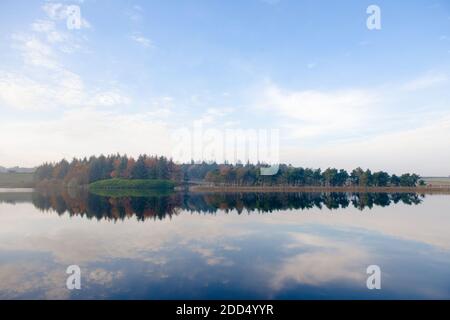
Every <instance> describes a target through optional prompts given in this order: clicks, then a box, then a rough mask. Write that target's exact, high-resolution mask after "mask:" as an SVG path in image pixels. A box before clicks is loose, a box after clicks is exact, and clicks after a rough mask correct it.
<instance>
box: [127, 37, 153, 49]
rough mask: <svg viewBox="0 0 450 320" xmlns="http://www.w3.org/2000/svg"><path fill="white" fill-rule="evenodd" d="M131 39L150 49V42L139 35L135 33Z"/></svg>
mask: <svg viewBox="0 0 450 320" xmlns="http://www.w3.org/2000/svg"><path fill="white" fill-rule="evenodd" d="M131 39H132V40H133V41H135V42H137V43H139V44H140V45H141V46H143V47H145V48H150V47H152V41H151V40H150V39H148V38H146V37H144V36H142V35H141V34H138V33H135V34H133V35H132V36H131Z"/></svg>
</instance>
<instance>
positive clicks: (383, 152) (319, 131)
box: [0, 0, 450, 176]
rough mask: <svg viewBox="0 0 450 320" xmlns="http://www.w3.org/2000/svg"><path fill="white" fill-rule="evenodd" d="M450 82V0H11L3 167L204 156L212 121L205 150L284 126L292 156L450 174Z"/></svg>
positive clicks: (286, 152)
mask: <svg viewBox="0 0 450 320" xmlns="http://www.w3.org/2000/svg"><path fill="white" fill-rule="evenodd" d="M370 5H376V6H378V7H379V9H380V15H379V17H380V27H381V28H380V29H369V28H368V27H367V19H368V18H370V16H371V15H372V13H371V12H369V13H367V8H368V7H369V6H370ZM74 7H75V8H78V9H79V13H80V15H74V14H73V12H74V11H73V10H74ZM74 19H75V20H74ZM449 81H450V2H449V1H425V0H423V1H419V0H417V1H377V0H371V1H356V0H355V1H302V0H293V1H289V0H245V1H238V0H229V1H224V0H203V1H202V0H178V1H175V0H167V1H148V0H146V1H137V0H135V1H106V0H84V1H82V0H70V1H62V2H53V1H22V0H21V1H16V0H14V1H12V0H3V1H1V2H0V115H1V117H0V165H1V166H7V167H9V166H16V165H19V166H26V167H32V166H36V165H39V164H41V163H43V162H45V161H57V160H60V159H62V158H66V159H71V158H73V157H84V156H90V155H92V154H95V155H99V154H111V153H117V152H119V153H126V154H128V155H132V156H137V155H139V154H141V153H146V154H158V155H166V156H169V157H173V158H174V159H175V160H179V161H185V160H186V159H190V158H195V160H201V159H197V157H196V156H197V154H196V153H195V152H192V153H189V152H187V151H186V150H185V152H184V154H183V156H182V157H181V156H180V157H179V153H177V152H176V151H177V150H178V151H179V150H180V146H181V147H183V146H186V145H189V142H186V141H193V140H194V138H193V137H194V136H195V132H196V131H195V130H196V128H199V127H201V128H202V131H201V132H202V137H203V138H202V139H204V140H200V141H201V142H200V144H201V145H202V146H201V147H202V148H205V146H204V145H205V142H204V141H205V140H208V138H205V136H207V135H208V133H207V132H209V133H211V132H212V136H214V134H219V135H221V134H222V135H225V134H226V133H227V132H235V133H236V132H242V131H239V130H244V131H245V130H247V131H245V132H250V131H252V130H253V131H252V132H255V131H257V130H259V131H257V132H275V131H276V132H278V136H277V137H278V143H277V148H278V157H279V161H280V162H282V163H290V164H293V165H296V166H304V167H314V168H316V167H321V168H327V167H338V168H344V169H347V170H350V169H352V168H355V167H358V166H361V167H363V168H371V169H372V170H386V171H388V172H391V173H402V172H417V173H419V174H421V175H422V176H448V175H450V90H449V88H450V85H449V84H450V83H449ZM208 130H209V131H208ZM205 132H206V133H205ZM186 137H190V138H189V139H188V140H186ZM210 138H211V137H210ZM216 138H217V136H216ZM195 141H197V140H195ZM211 141H217V140H211V139H209V142H210V146H209V147H211ZM195 143H197V142H193V143H192V144H195ZM206 144H207V143H206ZM218 144H219V143H217V142H214V143H213V145H218ZM190 147H191V145H190ZM194 148H195V147H194ZM187 149H188V148H187ZM226 150H227V151H226V152H233V151H229V150H228V149H226ZM230 150H231V149H230ZM186 153H187V154H186ZM209 157H210V158H211V159H212V158H213V156H212V154H209ZM200 158H201V156H200ZM207 160H210V159H209V158H208V159H207ZM219 160H220V159H219Z"/></svg>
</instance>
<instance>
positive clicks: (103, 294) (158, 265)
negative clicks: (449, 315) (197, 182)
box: [0, 190, 450, 299]
mask: <svg viewBox="0 0 450 320" xmlns="http://www.w3.org/2000/svg"><path fill="white" fill-rule="evenodd" d="M449 209H450V196H448V195H427V196H422V195H417V194H386V193H380V194H370V193H362V194H351V193H327V194H324V193H292V194H291V193H278V194H252V193H248V194H226V195H223V194H222V195H221V194H189V193H177V194H173V195H164V194H162V195H152V194H143V195H139V194H133V195H128V196H120V195H111V196H100V195H94V194H88V193H80V192H74V191H64V192H30V191H29V190H28V191H27V192H17V190H2V191H1V192H0V298H2V299H25V298H31V299H221V298H223V299H226V298H232V299H281V298H282V299H355V298H356V299H392V298H401V299H449V298H450V231H449V230H450V210H449ZM74 264H75V265H79V266H80V268H81V271H82V277H81V279H82V280H81V285H82V288H81V290H68V289H67V288H66V278H67V276H68V275H67V274H66V273H65V271H66V268H67V267H68V266H69V265H74ZM369 265H378V266H379V267H380V268H381V271H382V288H381V290H368V289H367V286H366V279H367V277H368V275H367V274H366V268H367V266H369Z"/></svg>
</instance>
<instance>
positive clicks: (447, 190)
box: [188, 185, 450, 194]
mask: <svg viewBox="0 0 450 320" xmlns="http://www.w3.org/2000/svg"><path fill="white" fill-rule="evenodd" d="M188 190H189V191H190V192H212V193H215V192H221V193H236V192H243V193H247V192H259V193H265V192H355V193H356V192H361V193H364V192H366V193H370V192H377V193H423V194H431V193H433V194H438V193H441V194H450V186H435V187H433V186H430V187H426V186H424V187H352V186H347V187H322V186H315V187H314V186H200V185H197V186H190V187H189V188H188Z"/></svg>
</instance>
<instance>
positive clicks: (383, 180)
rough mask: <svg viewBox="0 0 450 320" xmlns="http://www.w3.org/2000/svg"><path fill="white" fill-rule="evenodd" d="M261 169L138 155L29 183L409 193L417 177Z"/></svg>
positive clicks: (63, 168) (47, 172) (70, 165)
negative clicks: (127, 182) (166, 183)
mask: <svg viewBox="0 0 450 320" xmlns="http://www.w3.org/2000/svg"><path fill="white" fill-rule="evenodd" d="M264 166H265V165H264V164H260V163H258V164H250V163H247V164H241V163H238V164H228V163H225V164H217V163H206V162H202V163H194V162H191V163H185V164H175V163H174V162H173V161H172V160H171V159H167V158H165V157H157V156H147V155H141V156H139V157H138V159H137V160H134V159H133V158H131V157H127V156H121V155H110V156H107V157H105V156H103V155H101V156H100V157H94V156H92V157H90V158H89V160H88V159H86V158H84V159H73V160H72V161H71V162H68V161H66V160H62V161H60V162H58V163H45V164H43V165H41V166H40V167H38V168H37V170H36V173H35V180H36V182H38V183H41V182H51V181H55V180H56V181H59V182H61V181H62V182H63V183H64V184H65V185H67V186H76V185H87V184H89V183H93V182H96V181H101V180H107V179H111V178H121V179H132V180H142V179H143V180H146V179H152V180H155V179H159V180H172V181H175V182H178V183H182V182H184V183H198V182H209V183H211V184H215V185H229V186H271V185H289V186H326V187H338V186H360V187H369V186H376V187H386V186H402V187H414V186H416V185H417V184H418V183H419V181H420V177H419V176H418V175H416V174H410V173H406V174H403V175H401V176H400V177H398V176H397V175H392V176H390V175H389V174H388V173H387V172H384V171H378V172H374V173H372V171H371V170H369V169H366V170H363V169H361V168H356V169H354V170H353V171H352V172H351V174H349V173H348V172H347V171H346V170H343V169H336V168H327V169H326V170H325V171H323V172H322V171H321V169H311V168H302V167H293V166H291V165H286V164H280V165H279V171H278V173H277V174H276V175H273V176H262V175H261V168H262V167H264Z"/></svg>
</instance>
